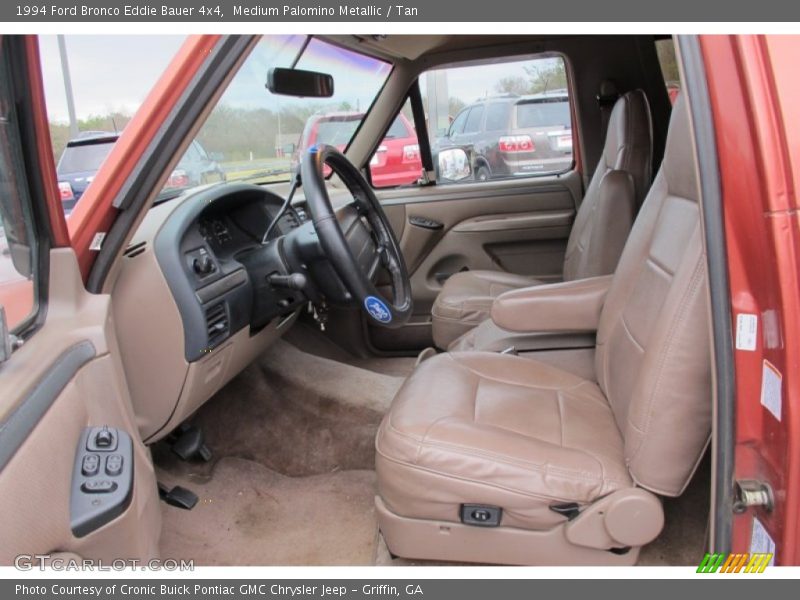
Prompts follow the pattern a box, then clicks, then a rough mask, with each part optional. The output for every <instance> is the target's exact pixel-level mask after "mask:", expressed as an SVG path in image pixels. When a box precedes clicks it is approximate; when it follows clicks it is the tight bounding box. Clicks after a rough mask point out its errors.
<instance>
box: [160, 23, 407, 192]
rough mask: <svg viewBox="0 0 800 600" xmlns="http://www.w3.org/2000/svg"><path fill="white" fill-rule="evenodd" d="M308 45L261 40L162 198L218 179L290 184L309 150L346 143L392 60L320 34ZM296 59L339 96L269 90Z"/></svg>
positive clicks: (301, 39)
mask: <svg viewBox="0 0 800 600" xmlns="http://www.w3.org/2000/svg"><path fill="white" fill-rule="evenodd" d="M305 42H306V36H302V35H267V36H264V37H262V38H261V40H260V41H259V43H258V44H257V45H256V47H255V48H254V49H253V52H252V53H251V54H250V56H248V57H247V59H246V60H245V62H244V64H243V65H242V68H241V69H240V70H239V72H238V73H237V74H236V75H235V76H234V77H233V79H232V80H231V83H230V85H229V86H228V88H227V89H226V90H225V93H224V94H223V95H222V97H221V98H220V100H219V102H218V104H217V105H216V106H215V107H214V109H213V110H212V111H211V113H210V115H209V117H208V120H207V121H206V122H205V124H204V125H203V126H202V127H201V129H200V131H199V132H198V134H197V137H196V145H197V148H196V150H197V151H198V154H199V156H198V157H197V159H196V161H195V162H192V163H189V162H187V163H182V164H179V165H178V166H179V167H180V168H179V169H176V170H175V172H173V173H172V175H171V176H170V178H169V180H168V181H167V185H166V186H165V188H164V190H163V191H162V195H161V198H160V199H162V200H163V199H168V198H170V197H173V196H174V195H175V194H176V193H180V192H182V191H184V190H185V189H187V188H192V187H195V186H198V185H203V184H205V183H211V182H216V181H229V182H230V181H249V182H251V183H268V182H273V181H287V180H289V179H290V177H291V173H292V171H293V170H294V169H296V168H299V162H300V155H301V153H302V152H303V151H305V150H307V149H308V148H311V147H312V146H314V145H316V144H330V145H332V146H336V147H337V148H338V149H339V150H342V151H343V150H345V149H346V148H347V146H348V145H349V144H350V141H351V140H352V139H353V136H354V135H355V132H356V131H357V130H358V128H359V126H360V125H361V121H362V120H363V119H364V116H365V115H366V113H367V111H368V110H369V108H370V106H371V105H372V102H373V101H374V100H375V97H376V96H377V95H378V92H379V91H380V90H381V88H382V87H383V84H384V83H385V81H386V78H387V77H388V76H389V73H390V72H391V65H390V64H389V63H386V62H384V61H381V60H378V59H376V58H372V57H368V56H365V55H363V54H359V53H357V52H353V51H351V50H347V49H344V48H340V47H338V46H334V45H332V44H329V43H327V42H324V41H322V40H319V39H317V38H312V39H311V40H309V41H308V44H307V45H306V44H305ZM295 62H296V67H297V68H298V69H305V70H309V71H321V72H324V73H328V74H330V75H332V76H333V79H334V81H335V85H334V90H335V91H334V95H333V96H332V97H331V98H296V97H292V96H280V95H276V94H272V93H271V92H270V91H269V90H267V89H266V88H265V87H264V84H265V82H266V80H267V72H268V71H269V70H270V69H271V68H273V67H290V66H292V64H293V63H295ZM204 155H205V156H204ZM418 177H419V175H417V178H418Z"/></svg>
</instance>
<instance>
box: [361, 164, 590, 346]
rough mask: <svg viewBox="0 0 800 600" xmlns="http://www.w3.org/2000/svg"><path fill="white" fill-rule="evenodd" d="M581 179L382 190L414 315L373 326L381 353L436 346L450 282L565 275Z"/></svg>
mask: <svg viewBox="0 0 800 600" xmlns="http://www.w3.org/2000/svg"><path fill="white" fill-rule="evenodd" d="M581 190H582V182H581V176H580V174H579V173H578V172H576V171H571V172H569V173H566V174H563V175H560V176H548V177H535V178H534V177H531V178H524V179H513V180H500V181H486V182H477V183H468V184H455V185H440V186H431V187H425V188H422V187H420V188H404V189H399V188H398V189H393V190H384V191H381V192H379V193H378V196H379V198H380V200H381V203H382V205H383V208H384V210H385V211H386V214H387V217H388V219H389V222H390V223H391V224H392V227H393V228H394V230H395V233H396V235H397V237H398V240H399V241H400V247H401V249H402V251H403V255H404V257H405V260H406V265H407V267H408V270H409V275H410V277H411V287H412V293H413V297H414V317H413V318H412V320H411V322H410V323H409V324H408V325H407V326H406V327H404V328H402V329H400V330H391V331H388V330H379V329H378V328H374V327H370V328H369V332H370V339H371V342H372V344H373V346H374V347H375V348H376V349H378V350H387V351H391V350H405V351H409V350H414V349H419V348H421V347H424V346H425V345H430V343H431V340H430V311H431V306H432V305H433V302H434V300H435V299H436V296H437V295H438V294H439V292H440V291H441V289H442V286H443V284H444V281H446V279H447V277H449V276H450V275H452V274H454V273H457V272H459V271H463V270H475V269H489V270H499V271H508V272H511V273H518V274H525V275H531V276H534V277H537V278H540V279H542V280H544V281H557V280H559V279H560V278H561V271H562V267H563V262H564V252H565V250H566V245H567V238H568V237H569V232H570V229H571V227H572V222H573V220H574V217H575V213H576V211H577V206H578V205H579V202H580V198H581Z"/></svg>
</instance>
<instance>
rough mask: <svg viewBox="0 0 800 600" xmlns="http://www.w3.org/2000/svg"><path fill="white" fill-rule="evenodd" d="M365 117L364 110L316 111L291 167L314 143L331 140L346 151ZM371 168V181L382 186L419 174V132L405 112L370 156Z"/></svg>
mask: <svg viewBox="0 0 800 600" xmlns="http://www.w3.org/2000/svg"><path fill="white" fill-rule="evenodd" d="M363 118H364V113H360V112H331V113H325V114H317V115H313V116H312V117H311V118H309V119H308V121H306V125H305V127H304V129H303V133H302V135H301V136H300V143H299V144H298V146H297V148H296V149H295V153H294V154H293V156H292V168H293V169H295V168H297V166H298V164H299V157H300V155H301V153H302V152H303V151H305V150H306V149H307V148H310V147H312V146H313V145H315V144H330V145H331V146H336V148H338V149H339V150H342V151H343V150H344V149H345V148H346V147H347V144H348V142H349V141H350V140H351V139H352V137H353V134H354V133H355V131H356V129H357V128H358V125H359V123H361V120H362V119H363ZM369 171H370V175H371V177H372V184H373V185H374V186H375V187H379V188H382V187H393V186H398V185H406V184H410V183H414V182H415V181H417V180H418V179H419V178H420V175H421V173H422V159H421V158H420V153H419V143H418V141H417V134H416V131H415V129H414V126H413V125H412V124H411V121H409V120H408V117H406V116H405V115H404V114H402V113H400V114H399V115H398V116H397V118H396V119H395V120H394V121H393V122H392V125H391V127H389V131H387V132H386V136H385V137H384V138H383V140H382V141H381V143H380V145H379V146H378V148H377V150H376V151H375V154H373V156H372V159H371V160H370V163H369ZM328 172H329V171H326V175H327V174H328Z"/></svg>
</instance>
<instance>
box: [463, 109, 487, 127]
mask: <svg viewBox="0 0 800 600" xmlns="http://www.w3.org/2000/svg"><path fill="white" fill-rule="evenodd" d="M481 119H483V105H482V104H479V105H478V106H476V107H475V108H473V109H471V110H470V111H469V115H468V116H467V122H466V123H465V124H464V133H477V132H479V131H480V130H481Z"/></svg>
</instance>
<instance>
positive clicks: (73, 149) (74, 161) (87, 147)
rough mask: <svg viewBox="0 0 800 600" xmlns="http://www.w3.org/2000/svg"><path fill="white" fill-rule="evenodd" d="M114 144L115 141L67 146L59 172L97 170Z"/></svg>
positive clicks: (59, 165)
mask: <svg viewBox="0 0 800 600" xmlns="http://www.w3.org/2000/svg"><path fill="white" fill-rule="evenodd" d="M113 146H114V142H104V143H99V144H83V145H80V146H67V147H66V148H65V149H64V153H63V154H62V155H61V159H60V160H59V161H58V169H57V171H58V174H59V175H63V174H65V173H85V172H87V171H93V172H94V171H97V170H98V169H99V168H100V165H102V164H103V161H104V160H105V159H106V157H107V156H108V153H109V152H111V148H112V147H113Z"/></svg>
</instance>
